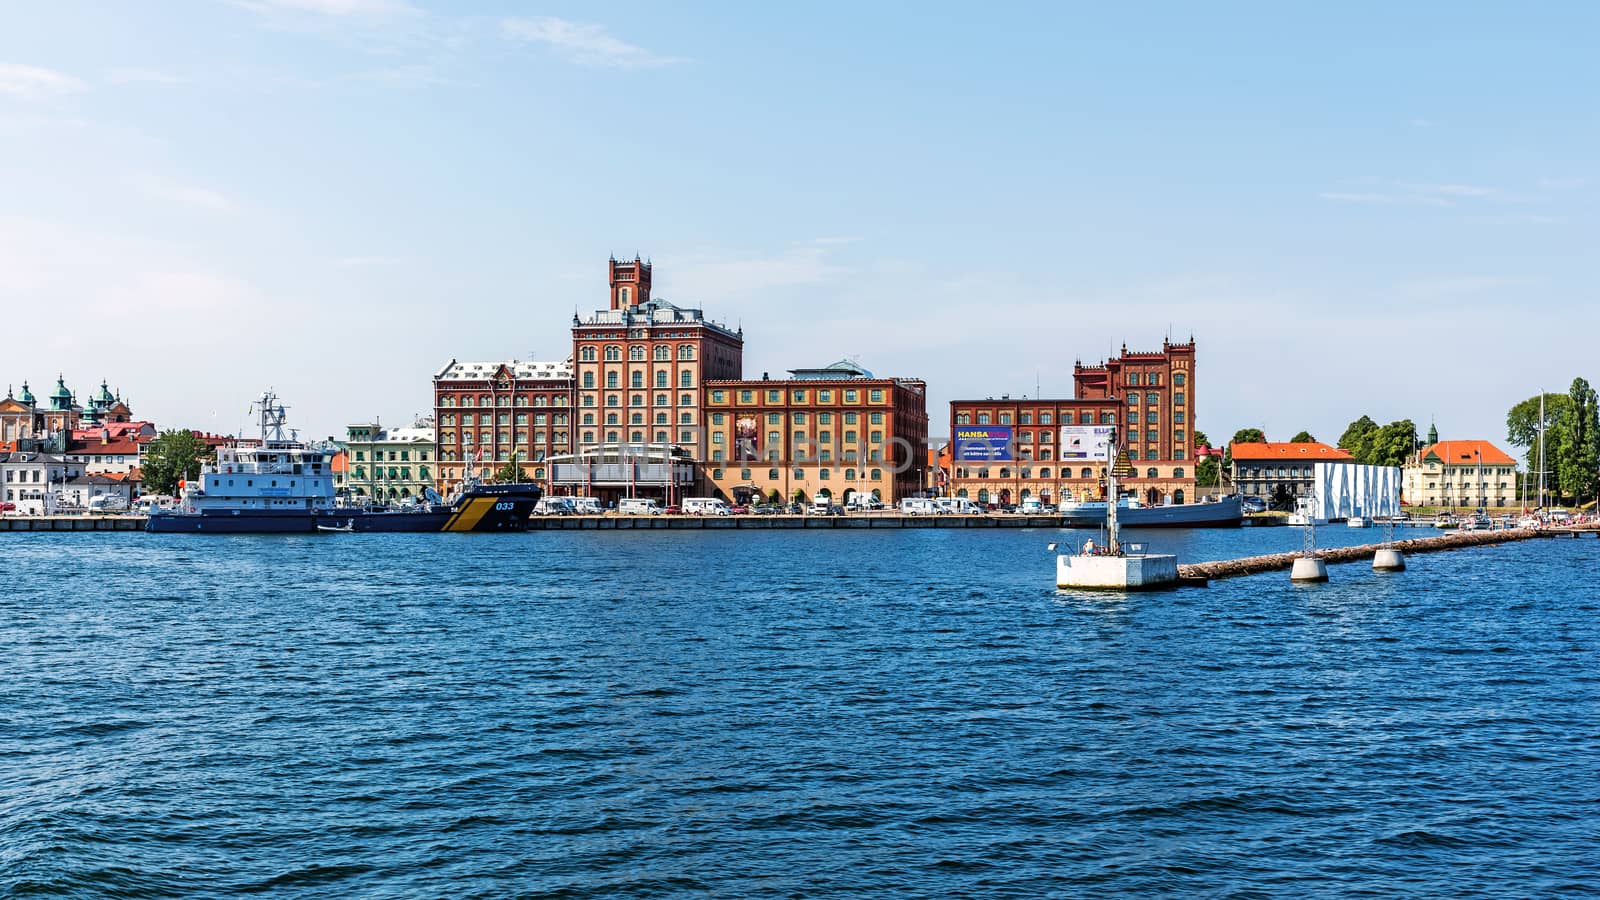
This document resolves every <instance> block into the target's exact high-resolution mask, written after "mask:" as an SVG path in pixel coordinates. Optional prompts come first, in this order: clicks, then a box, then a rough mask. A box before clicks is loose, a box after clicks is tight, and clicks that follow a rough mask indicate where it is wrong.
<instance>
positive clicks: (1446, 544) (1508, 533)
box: [1178, 526, 1547, 581]
mask: <svg viewBox="0 0 1600 900" xmlns="http://www.w3.org/2000/svg"><path fill="white" fill-rule="evenodd" d="M1335 527H1337V526H1335ZM1545 533H1547V532H1544V533H1542V532H1539V531H1535V530H1533V529H1529V528H1519V529H1510V530H1505V531H1457V532H1451V533H1450V534H1442V535H1439V536H1437V537H1425V538H1410V539H1408V540H1400V541H1395V542H1393V543H1391V544H1382V543H1379V544H1361V545H1360V546H1356V547H1338V548H1334V549H1328V550H1318V551H1316V555H1317V556H1318V557H1320V558H1321V559H1322V560H1323V561H1324V562H1328V563H1348V562H1360V561H1362V560H1367V559H1372V557H1373V555H1374V554H1376V553H1377V552H1378V551H1379V550H1382V549H1384V548H1386V547H1388V548H1393V549H1396V550H1399V551H1400V552H1402V553H1405V554H1407V555H1410V554H1416V553H1437V552H1439V551H1443V550H1457V549H1460V548H1462V547H1482V546H1485V545H1488V544H1503V543H1506V542H1507V541H1525V540H1527V539H1529V538H1535V537H1540V536H1542V534H1545ZM1302 555H1303V554H1302V553H1301V552H1300V551H1295V552H1293V553H1269V554H1267V555H1265V556H1247V557H1245V558H1244V559H1225V560H1218V561H1216V562H1203V563H1191V564H1188V565H1181V566H1179V567H1178V577H1179V578H1181V579H1183V580H1184V581H1209V580H1211V579H1214V578H1237V577H1239V576H1241V575H1259V574H1261V573H1262V572H1282V571H1287V570H1288V569H1289V568H1290V567H1291V566H1293V565H1294V561H1295V559H1296V558H1297V557H1299V556H1302Z"/></svg>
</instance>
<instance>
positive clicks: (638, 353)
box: [628, 344, 644, 362]
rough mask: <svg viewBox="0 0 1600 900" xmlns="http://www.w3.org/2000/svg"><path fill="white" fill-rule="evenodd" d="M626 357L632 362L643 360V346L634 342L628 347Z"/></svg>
mask: <svg viewBox="0 0 1600 900" xmlns="http://www.w3.org/2000/svg"><path fill="white" fill-rule="evenodd" d="M628 359H630V360H632V361H634V362H644V348H643V347H641V346H639V345H638V344H634V345H633V346H632V347H629V348H628Z"/></svg>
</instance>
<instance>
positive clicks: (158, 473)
mask: <svg viewBox="0 0 1600 900" xmlns="http://www.w3.org/2000/svg"><path fill="white" fill-rule="evenodd" d="M213 457H214V455H213V453H212V451H211V448H210V447H207V446H206V443H205V441H202V440H200V438H199V437H197V436H195V433H194V432H192V431H190V430H188V429H187V428H177V429H173V430H170V431H163V432H161V434H160V435H158V436H157V437H156V439H155V440H153V441H151V442H150V446H149V447H147V448H145V451H144V462H143V463H142V464H140V467H139V470H140V473H141V475H142V478H143V482H144V483H143V488H142V490H143V491H144V493H146V494H172V493H176V492H177V490H178V482H179V481H180V480H186V479H190V478H196V477H199V475H200V466H201V464H202V463H204V462H206V461H208V460H209V459H212V458H213Z"/></svg>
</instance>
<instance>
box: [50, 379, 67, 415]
mask: <svg viewBox="0 0 1600 900" xmlns="http://www.w3.org/2000/svg"><path fill="white" fill-rule="evenodd" d="M50 408H51V409H71V408H72V392H71V391H69V390H67V381H66V378H64V377H63V376H60V375H57V376H56V389H55V390H53V391H51V392H50Z"/></svg>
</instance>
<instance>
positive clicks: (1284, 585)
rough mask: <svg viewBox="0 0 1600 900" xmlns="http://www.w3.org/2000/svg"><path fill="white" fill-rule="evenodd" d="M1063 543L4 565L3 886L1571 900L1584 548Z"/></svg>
mask: <svg viewBox="0 0 1600 900" xmlns="http://www.w3.org/2000/svg"><path fill="white" fill-rule="evenodd" d="M1084 534H1085V533H1082V532H1079V533H1077V535H1078V537H1079V539H1081V537H1082V536H1084ZM1376 534H1377V532H1374V531H1353V530H1351V529H1345V528H1338V527H1334V528H1328V529H1322V530H1321V541H1322V543H1324V544H1325V545H1326V544H1339V543H1354V542H1366V541H1370V540H1373V539H1374V536H1375V535H1376ZM1149 536H1150V537H1151V539H1152V540H1153V542H1154V543H1155V544H1156V545H1157V547H1158V548H1165V549H1171V550H1176V551H1177V552H1179V553H1180V554H1181V555H1182V556H1183V557H1184V558H1185V560H1189V561H1194V560H1200V559H1207V558H1223V557H1232V556H1241V555H1248V554H1252V553H1261V552H1276V551H1282V550H1289V549H1294V548H1295V547H1297V546H1298V544H1299V540H1300V538H1299V534H1298V532H1297V531H1294V530H1291V529H1283V528H1279V529H1246V530H1240V531H1210V532H1187V533H1185V532H1176V533H1166V534H1161V533H1154V534H1151V535H1149ZM1055 538H1056V534H1055V533H1052V532H1046V531H1012V530H981V531H950V530H909V531H883V530H874V531H870V532H858V531H839V532H831V531H830V532H820V531H806V532H782V531H753V532H744V531H739V532H734V531H711V532H687V531H673V532H665V531H657V532H638V533H632V532H605V533H597V532H549V533H531V534H526V535H427V536H424V535H405V536H385V535H344V534H340V535H317V536H307V537H273V538H255V537H201V536H189V535H144V534H122V533H80V534H48V533H41V534H22V533H17V534H7V535H4V536H0V553H3V558H4V560H5V576H4V578H5V586H4V588H3V590H0V895H6V896H71V897H118V898H123V897H168V896H225V895H234V894H245V893H253V894H263V895H268V896H274V897H496V898H498V897H675V896H701V895H706V896H717V897H814V896H835V897H929V898H932V897H941V898H942V897H1040V896H1049V897H1079V896H1082V897H1100V896H1107V895H1131V896H1147V895H1148V896H1157V895H1168V896H1172V895H1180V896H1230V897H1279V896H1295V897H1348V896H1373V897H1394V896H1434V897H1494V898H1502V897H1546V896H1559V895H1570V896H1578V895H1593V894H1595V893H1597V892H1600V587H1597V586H1596V581H1595V579H1596V573H1597V571H1600V541H1595V540H1592V539H1590V540H1581V541H1571V540H1563V541H1554V540H1546V541H1530V542H1525V543H1520V544H1511V545H1505V546H1500V547H1490V548H1479V549H1473V550H1463V551H1457V552H1453V553H1440V554H1433V555H1427V556H1417V557H1413V558H1412V559H1411V567H1410V570H1409V571H1407V572H1405V573H1403V574H1399V575H1376V574H1374V573H1373V572H1372V571H1371V569H1370V568H1369V567H1368V566H1367V565H1349V566H1334V567H1331V573H1332V577H1333V581H1332V583H1330V584H1327V585H1316V586H1291V585H1290V583H1289V581H1288V576H1287V574H1286V573H1276V574H1272V575H1263V576H1257V577H1253V578H1247V579H1240V580H1235V581H1221V582H1216V583H1214V584H1213V586H1212V587H1210V588H1206V589H1184V590H1180V591H1175V592H1170V593H1160V594H1149V595H1137V596H1132V597H1128V598H1120V597H1112V596H1096V595H1084V596H1076V595H1069V594H1061V593H1058V592H1057V591H1055V590H1054V588H1053V586H1052V582H1053V575H1054V558H1053V556H1052V555H1051V554H1049V553H1048V552H1046V550H1045V547H1044V545H1045V542H1046V541H1049V540H1053V539H1055Z"/></svg>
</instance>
